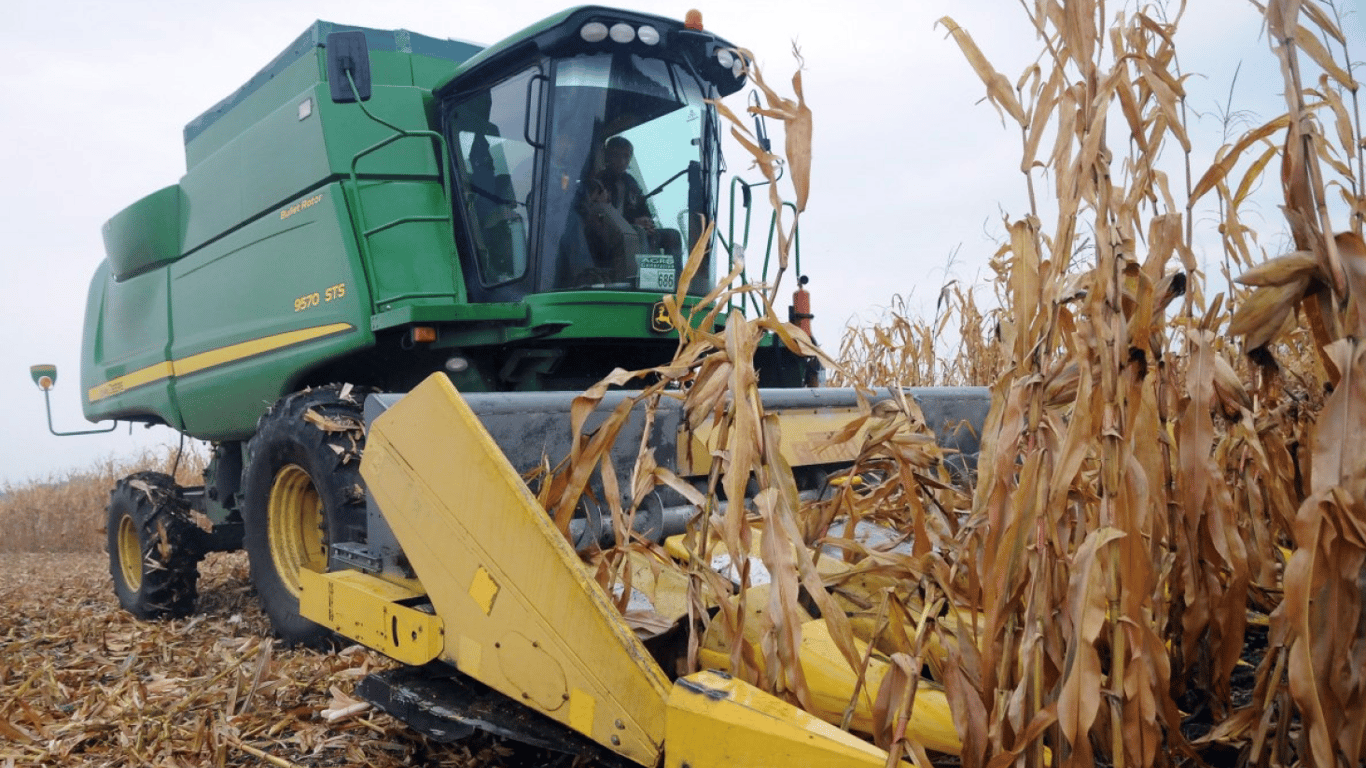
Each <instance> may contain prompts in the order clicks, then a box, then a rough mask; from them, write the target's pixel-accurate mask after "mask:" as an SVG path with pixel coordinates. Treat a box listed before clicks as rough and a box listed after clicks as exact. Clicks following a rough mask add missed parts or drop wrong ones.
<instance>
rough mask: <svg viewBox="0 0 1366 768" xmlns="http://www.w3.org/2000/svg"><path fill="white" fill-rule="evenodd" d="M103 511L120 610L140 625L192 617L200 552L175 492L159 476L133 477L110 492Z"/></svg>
mask: <svg viewBox="0 0 1366 768" xmlns="http://www.w3.org/2000/svg"><path fill="white" fill-rule="evenodd" d="M106 511H107V513H108V520H107V523H106V529H107V531H108V537H109V539H108V543H109V575H110V576H112V577H113V579H114V594H115V595H116V596H118V599H119V605H121V606H123V608H124V610H126V611H128V612H129V613H131V614H133V615H134V616H136V617H138V618H139V619H162V618H177V617H181V616H188V615H189V614H190V613H192V612H193V611H194V602H195V598H196V597H197V596H198V582H199V560H200V558H202V557H203V556H204V552H203V548H202V546H201V545H200V542H199V539H200V538H201V532H200V530H199V528H198V527H196V526H195V524H194V523H193V522H191V520H190V518H189V511H190V505H189V503H188V502H187V501H186V500H185V498H184V496H183V495H182V494H181V491H180V486H178V485H176V483H175V481H174V480H172V479H171V477H170V476H169V475H164V474H162V473H160V472H137V473H135V474H132V475H129V476H128V477H125V478H123V479H122V480H120V481H119V482H118V484H117V485H115V486H114V490H113V491H111V492H110V494H109V506H108V507H107V508H106Z"/></svg>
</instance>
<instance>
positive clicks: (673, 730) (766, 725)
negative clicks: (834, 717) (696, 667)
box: [664, 672, 887, 768]
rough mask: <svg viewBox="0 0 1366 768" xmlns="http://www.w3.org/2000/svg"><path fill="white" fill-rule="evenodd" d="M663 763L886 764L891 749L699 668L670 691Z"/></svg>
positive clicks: (711, 767)
mask: <svg viewBox="0 0 1366 768" xmlns="http://www.w3.org/2000/svg"><path fill="white" fill-rule="evenodd" d="M665 737H666V738H667V740H668V745H669V748H668V752H667V753H666V754H665V759H664V764H665V766H666V768H681V767H682V766H685V765H686V766H690V768H721V766H745V768H768V767H769V766H772V767H773V768H794V766H802V768H847V767H848V768H852V767H853V766H884V765H886V764H887V753H886V752H884V751H882V750H881V749H878V748H877V747H875V746H873V745H872V744H869V743H868V742H866V741H863V740H862V739H860V738H858V737H857V736H853V735H851V734H848V733H845V732H844V731H841V730H840V729H838V728H836V727H835V726H833V725H830V724H829V723H826V722H824V721H822V720H819V719H817V718H815V717H812V716H811V715H809V714H807V713H806V712H803V711H802V710H800V709H798V708H796V707H794V706H792V705H791V704H788V703H786V702H784V701H782V700H780V699H777V698H774V697H773V696H769V695H768V694H766V693H764V692H762V691H760V690H759V689H758V688H755V687H754V686H751V685H749V684H747V683H744V682H741V681H740V680H737V679H734V678H732V677H730V676H728V675H722V674H719V673H716V672H699V673H697V674H695V675H690V676H688V677H685V678H681V679H680V680H678V682H676V683H674V687H673V691H672V692H670V694H669V714H668V725H667V726H666V728H665Z"/></svg>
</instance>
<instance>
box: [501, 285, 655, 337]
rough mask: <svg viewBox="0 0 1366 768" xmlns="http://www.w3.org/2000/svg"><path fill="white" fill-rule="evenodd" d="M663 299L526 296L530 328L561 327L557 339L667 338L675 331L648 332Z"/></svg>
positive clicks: (602, 294) (609, 294)
mask: <svg viewBox="0 0 1366 768" xmlns="http://www.w3.org/2000/svg"><path fill="white" fill-rule="evenodd" d="M661 298H663V297H662V296H661V295H658V294H648V293H633V292H624V291H566V292H562V293H542V294H537V295H534V296H528V297H527V298H526V302H527V304H528V305H529V308H530V312H531V322H530V323H529V325H530V326H531V327H533V328H534V327H536V326H541V325H548V324H564V326H565V327H564V329H563V330H561V331H559V332H558V333H556V334H555V338H557V339H610V338H622V339H629V338H636V339H649V338H658V339H669V338H677V334H676V333H675V332H672V331H670V332H668V333H655V332H654V331H652V330H650V315H651V313H652V312H653V311H654V309H655V305H656V303H657V302H659V301H660V299H661Z"/></svg>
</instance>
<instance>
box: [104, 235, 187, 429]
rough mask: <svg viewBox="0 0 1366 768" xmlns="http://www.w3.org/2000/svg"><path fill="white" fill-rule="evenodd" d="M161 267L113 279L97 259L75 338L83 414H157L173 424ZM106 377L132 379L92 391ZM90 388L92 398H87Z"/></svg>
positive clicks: (133, 416) (140, 416)
mask: <svg viewBox="0 0 1366 768" xmlns="http://www.w3.org/2000/svg"><path fill="white" fill-rule="evenodd" d="M167 303H168V302H167V269H166V267H161V268H158V269H153V270H151V271H148V272H144V273H142V274H140V275H137V276H135V277H130V278H128V279H127V280H123V281H116V280H114V278H113V275H112V274H111V272H110V269H109V262H107V261H103V262H100V266H99V268H98V269H96V270H95V276H94V277H93V278H92V279H91V281H90V291H89V293H88V294H87V296H86V309H85V329H84V334H83V337H82V339H81V403H82V410H83V411H84V413H85V417H86V419H88V420H90V421H100V420H104V419H116V418H128V419H134V420H143V421H145V420H148V419H149V418H151V419H159V420H161V421H164V422H166V423H167V424H170V425H171V426H179V421H180V419H179V414H178V413H177V412H176V408H175V403H174V401H173V400H172V396H171V382H170V379H169V378H168V377H167V376H166V375H165V373H166V371H165V367H166V366H165V364H166V361H167V359H168V358H167V345H168V339H169V338H170V328H169V326H168V324H167ZM110 382H133V383H130V384H127V385H120V386H118V387H115V388H114V389H117V390H119V391H111V392H109V393H108V394H105V393H96V392H95V390H96V388H99V387H105V388H106V389H108V388H109V387H110ZM92 393H94V395H93V396H94V397H95V398H96V399H93V400H92Z"/></svg>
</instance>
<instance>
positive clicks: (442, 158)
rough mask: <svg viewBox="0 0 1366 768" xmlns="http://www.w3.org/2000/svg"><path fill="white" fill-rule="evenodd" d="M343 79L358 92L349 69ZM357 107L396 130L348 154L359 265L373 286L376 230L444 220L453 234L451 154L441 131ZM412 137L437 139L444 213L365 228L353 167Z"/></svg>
mask: <svg viewBox="0 0 1366 768" xmlns="http://www.w3.org/2000/svg"><path fill="white" fill-rule="evenodd" d="M346 79H347V81H348V82H349V83H350V84H351V90H352V92H353V93H359V91H357V90H356V83H355V80H354V79H352V77H351V72H350V71H349V70H348V71H347V73H346ZM356 106H358V107H360V110H361V112H363V113H365V116H366V117H368V118H370V119H371V120H373V121H375V122H377V123H379V124H380V125H383V126H384V127H386V128H389V129H390V130H392V131H394V132H395V133H394V134H393V135H391V136H387V137H385V138H384V139H381V140H380V141H378V142H376V143H374V144H371V145H370V146H368V147H366V148H365V149H362V150H361V151H359V152H357V153H356V154H355V155H353V156H352V157H351V189H352V190H353V191H354V193H355V194H354V197H355V200H356V219H357V222H356V223H357V224H358V226H357V229H358V230H360V237H358V238H357V245H358V246H359V247H360V256H361V264H362V265H363V266H364V268H365V277H366V280H367V281H368V282H369V283H370V284H371V285H374V282H375V276H374V274H373V273H372V268H371V263H370V236H371V235H374V234H376V233H379V232H383V231H384V230H386V229H389V228H391V227H396V226H398V225H400V224H407V223H410V222H417V221H430V222H445V223H447V224H449V225H450V226H449V230H450V232H451V236H452V237H454V235H455V219H454V213H453V208H452V206H451V189H450V165H449V163H448V160H449V154H450V149H449V147H447V146H446V137H445V136H442V135H441V134H440V133H437V132H436V131H429V130H418V131H411V130H408V129H407V128H401V127H399V126H397V125H394V124H393V123H390V122H388V121H387V120H383V119H381V118H379V117H377V116H376V115H375V114H374V113H373V112H371V111H370V110H369V109H367V108H366V106H365V102H363V101H357V102H356ZM411 138H419V139H420V138H428V139H431V140H433V141H435V142H436V146H437V154H438V155H439V157H438V158H437V159H438V160H439V165H438V166H437V175H438V177H439V178H440V179H441V201H442V206H443V207H442V210H443V211H444V212H445V213H444V214H443V215H440V216H430V215H417V216H404V217H400V218H397V219H394V220H393V221H390V222H388V223H385V224H381V225H379V226H376V227H372V228H369V229H367V228H366V225H367V222H366V216H365V199H364V197H363V196H362V195H361V192H360V174H359V173H358V172H357V171H356V168H357V166H358V165H359V164H360V160H361V158H362V157H365V156H366V155H369V154H371V153H374V152H378V151H379V150H381V149H383V148H385V147H387V146H389V145H390V144H393V143H394V142H396V141H400V140H402V139H411Z"/></svg>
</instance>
